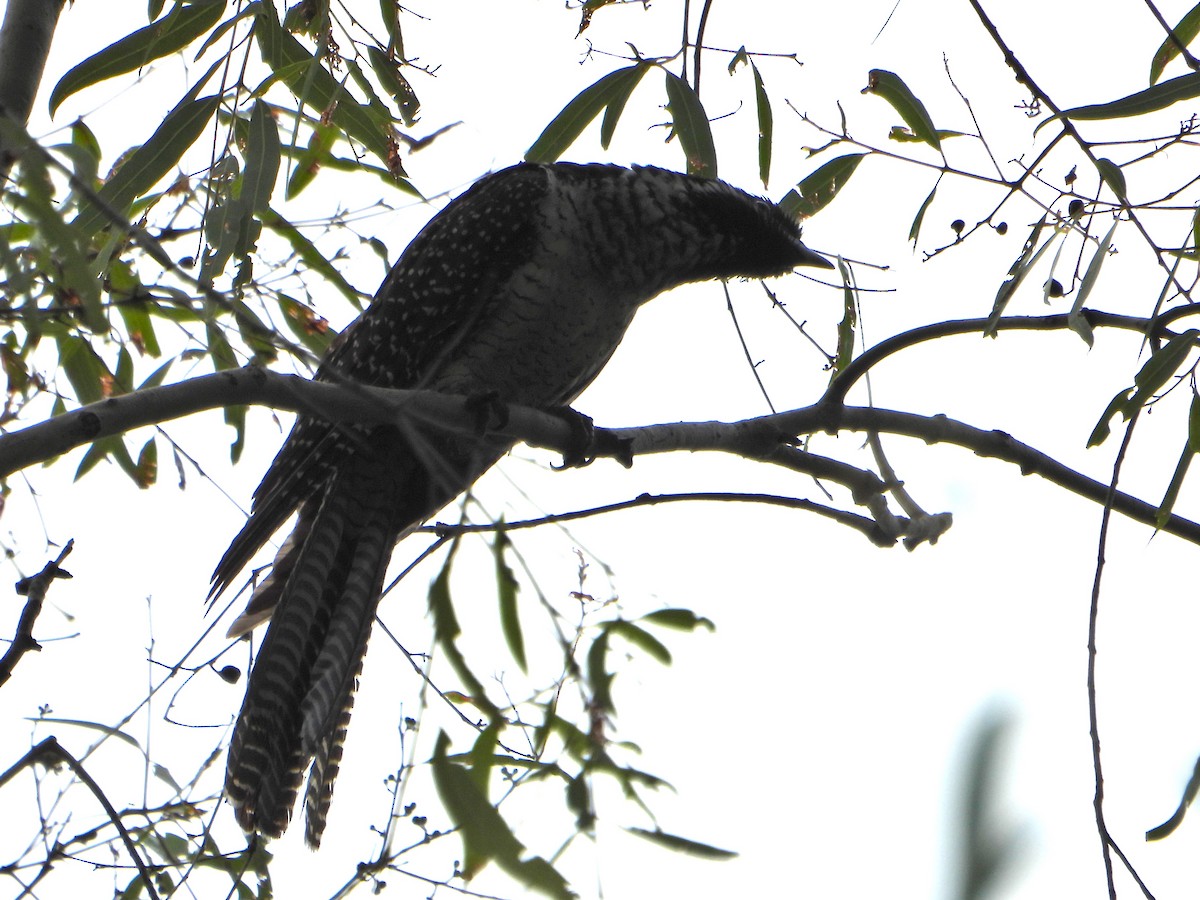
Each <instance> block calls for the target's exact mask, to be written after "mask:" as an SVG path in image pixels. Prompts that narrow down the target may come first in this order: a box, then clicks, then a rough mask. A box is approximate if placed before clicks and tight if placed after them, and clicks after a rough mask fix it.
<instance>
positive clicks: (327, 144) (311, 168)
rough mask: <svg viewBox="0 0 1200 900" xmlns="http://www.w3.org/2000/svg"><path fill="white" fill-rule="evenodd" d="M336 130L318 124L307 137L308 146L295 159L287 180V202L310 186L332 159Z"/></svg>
mask: <svg viewBox="0 0 1200 900" xmlns="http://www.w3.org/2000/svg"><path fill="white" fill-rule="evenodd" d="M337 135H338V133H337V129H336V128H334V127H333V126H332V125H326V124H324V123H323V122H318V123H317V124H316V126H315V127H314V128H313V130H312V134H310V135H309V137H308V146H307V147H305V148H304V152H303V153H301V154H300V156H299V157H298V158H297V159H296V165H295V167H294V168H293V169H292V175H291V177H290V178H289V179H288V185H287V193H286V194H285V196H286V198H287V199H288V200H294V199H295V198H296V197H297V196H299V194H300V192H301V191H303V190H304V189H305V188H306V187H308V186H309V185H310V184H312V182H313V180H314V179H315V178H316V177H317V173H319V172H320V171H321V169H323V168H325V167H326V166H327V165H328V164H329V162H330V160H331V159H332V152H331V151H332V150H333V145H334V144H336V143H337Z"/></svg>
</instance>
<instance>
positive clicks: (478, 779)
mask: <svg viewBox="0 0 1200 900" xmlns="http://www.w3.org/2000/svg"><path fill="white" fill-rule="evenodd" d="M499 736H500V726H499V724H498V723H496V722H492V723H491V724H490V725H488V727H487V728H485V729H483V731H481V732H479V736H478V737H477V738H475V743H474V744H472V745H471V780H472V781H473V782H475V786H476V787H477V788H479V791H480V793H481V794H483V795H484V796H485V797H486V796H487V792H488V783H489V781H490V780H491V775H492V768H493V766H494V764H495V761H496V744H497V741H498V738H499Z"/></svg>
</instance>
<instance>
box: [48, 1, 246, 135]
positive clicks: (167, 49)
mask: <svg viewBox="0 0 1200 900" xmlns="http://www.w3.org/2000/svg"><path fill="white" fill-rule="evenodd" d="M224 11H225V0H195V2H193V3H192V4H190V5H189V6H184V5H182V4H179V5H176V6H175V7H173V8H172V9H171V11H170V12H169V13H167V14H166V15H165V16H164V17H163V18H161V19H159V20H158V21H157V22H152V23H151V24H149V25H147V26H146V27H145V28H139V29H138V30H137V31H135V32H133V33H132V34H128V35H126V36H125V37H123V38H121V39H120V40H119V41H117V42H116V43H114V44H111V45H110V46H108V47H105V48H104V49H103V50H101V51H100V52H99V53H96V54H94V55H92V56H89V57H88V58H87V59H85V60H84V61H83V62H81V63H79V64H78V65H77V66H75V67H74V68H72V69H71V71H69V72H67V74H66V75H64V76H63V77H62V78H60V79H59V82H58V84H56V85H55V86H54V90H53V91H51V93H50V115H54V113H55V112H56V111H57V110H58V107H59V105H60V104H61V103H62V102H63V101H64V100H65V99H67V97H70V96H71V95H72V94H74V93H76V92H77V91H80V90H82V89H83V88H85V87H89V86H90V85H93V84H97V83H98V82H101V81H104V80H106V79H108V78H113V77H114V76H117V75H124V74H125V73H127V72H133V71H135V70H137V69H140V68H141V67H142V66H144V65H145V64H146V63H148V62H150V61H151V60H155V59H161V58H162V57H164V56H170V55H171V54H172V53H177V52H178V51H180V50H182V49H183V48H184V47H186V46H187V45H188V44H190V43H191V42H192V41H194V40H196V39H197V38H199V37H200V36H201V35H202V34H205V33H206V32H208V31H209V30H211V29H212V28H213V27H214V26H215V25H216V24H217V21H218V20H219V19H220V18H221V13H222V12H224Z"/></svg>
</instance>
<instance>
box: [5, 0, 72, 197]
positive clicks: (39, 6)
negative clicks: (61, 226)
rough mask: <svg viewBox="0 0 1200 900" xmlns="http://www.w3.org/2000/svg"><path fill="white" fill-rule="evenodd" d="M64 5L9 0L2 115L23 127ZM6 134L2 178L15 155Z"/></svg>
mask: <svg viewBox="0 0 1200 900" xmlns="http://www.w3.org/2000/svg"><path fill="white" fill-rule="evenodd" d="M62 8H63V0H8V8H7V9H6V10H5V12H4V24H3V25H0V116H5V117H7V118H9V119H12V120H13V121H14V122H18V123H20V124H21V125H22V126H23V125H25V123H26V122H28V121H29V112H30V110H32V109H33V98H34V97H35V96H36V94H37V89H38V84H39V83H40V82H41V80H42V70H43V69H44V68H45V67H46V56H47V55H48V54H49V53H50V40H51V38H53V37H54V28H55V26H56V25H57V24H58V15H59V13H60V12H62ZM6 133H7V131H5V130H0V180H3V179H4V178H5V177H6V176H7V175H8V170H9V169H10V168H11V167H12V163H13V159H14V158H15V153H14V151H13V148H12V147H9V146H6V145H5V143H4V135H5V134H6Z"/></svg>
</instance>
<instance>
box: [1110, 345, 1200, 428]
mask: <svg viewBox="0 0 1200 900" xmlns="http://www.w3.org/2000/svg"><path fill="white" fill-rule="evenodd" d="M1198 336H1200V329H1195V328H1189V329H1188V330H1187V331H1185V332H1183V333H1182V334H1177V335H1175V337H1173V338H1171V340H1169V341H1167V343H1166V344H1164V345H1163V346H1162V347H1160V348H1159V349H1158V351H1157V352H1155V354H1154V355H1153V356H1151V357H1150V358H1149V359H1148V360H1146V362H1145V364H1144V365H1143V366H1142V368H1141V369H1139V370H1138V373H1137V375H1135V376H1134V377H1133V383H1134V385H1135V386H1136V387H1137V392H1136V393H1135V394H1134V395H1133V399H1132V400H1130V402H1129V410H1136V409H1138V408H1139V407H1142V406H1144V405H1145V404H1147V403H1149V402H1150V400H1151V399H1153V397H1154V395H1155V394H1157V393H1158V391H1159V389H1160V388H1161V387H1162V386H1163V385H1164V384H1166V383H1167V381H1168V379H1170V378H1171V376H1173V375H1174V374H1175V372H1176V371H1177V370H1178V369H1179V367H1180V366H1181V365H1183V362H1184V360H1185V359H1187V357H1188V355H1189V354H1190V353H1191V352H1192V348H1193V347H1194V346H1195V344H1196V338H1197V337H1198ZM1131 414H1132V413H1127V414H1126V416H1125V417H1126V418H1129V417H1130V415H1131Z"/></svg>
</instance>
